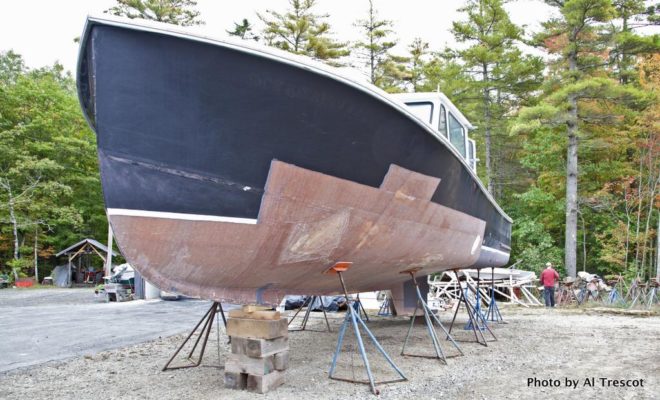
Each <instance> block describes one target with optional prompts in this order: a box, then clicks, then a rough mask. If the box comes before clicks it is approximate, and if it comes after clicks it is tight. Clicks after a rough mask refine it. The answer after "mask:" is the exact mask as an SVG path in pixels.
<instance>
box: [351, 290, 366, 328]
mask: <svg viewBox="0 0 660 400" xmlns="http://www.w3.org/2000/svg"><path fill="white" fill-rule="evenodd" d="M355 297H356V299H355V300H354V301H353V308H354V309H355V311H356V312H357V313H358V316H359V317H361V316H362V314H364V319H366V320H367V322H369V316H368V315H367V310H365V309H364V306H363V305H362V302H361V301H360V293H358V294H357V295H356V296H355ZM346 301H348V298H346Z"/></svg>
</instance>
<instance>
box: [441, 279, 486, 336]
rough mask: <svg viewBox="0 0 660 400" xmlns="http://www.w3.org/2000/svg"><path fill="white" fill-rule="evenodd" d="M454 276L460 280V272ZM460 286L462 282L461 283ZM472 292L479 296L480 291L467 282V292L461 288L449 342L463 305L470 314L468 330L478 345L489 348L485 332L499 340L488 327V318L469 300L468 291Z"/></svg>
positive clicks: (450, 328) (450, 327)
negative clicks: (472, 333) (471, 332)
mask: <svg viewBox="0 0 660 400" xmlns="http://www.w3.org/2000/svg"><path fill="white" fill-rule="evenodd" d="M454 274H456V278H457V279H458V270H454ZM459 285H460V281H459ZM468 290H471V291H473V292H474V293H475V295H476V296H479V290H478V289H474V288H473V287H472V286H471V285H470V283H469V282H468V281H467V280H466V281H465V290H463V289H462V288H461V290H459V293H460V297H459V298H458V305H457V306H456V311H455V312H454V317H453V318H452V320H451V325H449V333H448V334H447V340H448V339H449V334H451V330H452V329H453V327H454V322H455V321H456V316H457V315H458V310H460V308H461V304H463V305H464V306H465V309H466V310H467V313H468V324H467V325H466V326H465V327H466V329H468V330H470V329H471V330H472V331H473V332H474V338H475V340H476V341H477V343H479V344H481V345H482V346H486V347H487V346H488V342H487V341H486V337H485V336H484V333H483V331H484V330H487V331H488V332H489V333H490V334H491V335H492V336H493V339H494V340H497V337H496V336H495V334H494V333H493V331H492V330H491V329H490V327H489V326H488V323H487V322H486V318H485V317H484V315H483V313H482V312H481V311H480V310H477V309H476V308H475V306H474V305H472V303H470V301H469V300H468V298H467V291H468ZM477 301H481V298H480V297H478V298H477Z"/></svg>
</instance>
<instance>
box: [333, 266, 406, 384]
mask: <svg viewBox="0 0 660 400" xmlns="http://www.w3.org/2000/svg"><path fill="white" fill-rule="evenodd" d="M352 264H353V263H351V262H338V263H336V264H335V265H334V266H332V267H330V269H328V270H327V271H326V272H325V273H336V274H337V275H338V276H339V282H340V283H341V288H342V290H343V292H344V296H346V301H349V300H348V299H349V297H348V290H347V289H346V283H345V282H344V277H343V276H342V272H345V271H347V270H348V268H349V267H350V266H351V265H352ZM349 325H350V326H351V327H352V328H353V331H354V332H355V338H356V340H357V344H358V348H359V350H360V356H361V357H362V361H363V362H364V366H365V368H366V370H367V376H368V378H369V381H358V380H355V379H348V378H339V377H336V376H334V375H333V374H334V372H335V368H336V367H337V359H338V358H339V354H340V353H341V346H342V343H343V341H344V335H345V334H346V329H347V328H348V326H349ZM360 325H361V326H362V328H363V329H364V331H365V332H366V333H367V335H368V336H369V339H371V341H372V342H373V344H374V345H375V346H376V348H377V349H378V351H379V352H380V353H381V354H382V355H383V357H384V358H385V360H387V362H388V363H389V364H390V366H391V367H392V368H393V369H394V370H395V371H396V372H397V374H399V376H400V377H401V379H396V380H391V381H387V382H375V381H374V377H373V374H372V373H371V367H370V366H369V359H368V358H367V352H366V351H365V349H364V342H363V341H362V335H361V333H360ZM328 376H329V378H330V379H334V380H339V381H346V382H353V383H365V384H368V385H369V386H370V388H371V392H372V393H373V394H375V395H378V394H380V390H378V389H377V388H376V384H377V383H378V384H383V383H394V382H403V381H406V380H408V378H406V376H405V375H404V374H403V372H401V370H400V369H399V368H398V367H397V366H396V364H394V361H392V359H391V358H390V356H389V355H388V354H387V352H385V349H383V347H382V346H381V345H380V343H378V340H376V338H375V337H374V335H373V333H371V331H370V330H369V328H368V327H367V324H365V323H364V321H363V320H362V318H360V314H359V313H358V312H356V310H355V308H354V307H353V304H348V310H346V317H345V318H344V322H343V323H342V325H341V328H340V329H339V338H338V340H337V349H336V350H335V354H334V356H333V357H332V365H331V366H330V372H329V374H328Z"/></svg>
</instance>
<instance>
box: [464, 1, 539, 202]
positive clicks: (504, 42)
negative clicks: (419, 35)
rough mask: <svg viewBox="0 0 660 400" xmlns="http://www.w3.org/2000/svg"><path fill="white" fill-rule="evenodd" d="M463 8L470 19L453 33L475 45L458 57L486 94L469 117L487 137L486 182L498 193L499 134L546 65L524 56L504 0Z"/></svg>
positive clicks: (476, 87) (473, 87)
mask: <svg viewBox="0 0 660 400" xmlns="http://www.w3.org/2000/svg"><path fill="white" fill-rule="evenodd" d="M459 11H461V12H464V13H466V14H467V21H465V22H454V23H453V29H452V32H453V34H454V37H455V38H456V40H457V41H458V42H459V43H466V44H468V45H469V47H467V48H464V49H460V50H457V51H456V52H455V56H456V57H458V58H459V59H460V61H461V63H462V64H463V65H464V67H465V69H466V70H467V71H468V73H469V74H470V75H472V76H473V78H474V79H471V80H469V81H467V82H466V83H467V84H468V85H470V86H471V88H470V89H469V90H470V91H473V92H475V94H477V93H478V95H479V98H480V101H479V102H480V104H476V103H475V102H474V100H471V102H472V103H475V104H474V106H475V107H474V108H475V109H474V113H471V115H469V116H470V120H471V121H472V122H473V123H474V124H475V125H476V126H477V127H478V130H477V133H478V135H479V136H480V137H481V138H483V150H484V153H485V181H486V182H487V187H488V191H489V192H491V193H494V188H495V187H497V186H498V182H497V174H496V173H495V172H494V168H493V167H494V164H495V163H496V162H495V161H494V157H493V147H494V145H493V135H494V132H495V131H499V133H500V134H501V133H503V132H504V131H506V125H505V123H504V121H505V115H507V114H510V112H511V110H515V109H516V108H517V107H518V106H519V104H520V100H521V98H524V97H525V96H526V94H528V93H530V92H532V91H533V90H535V89H536V87H537V86H538V85H539V83H540V82H541V72H542V68H543V65H542V63H541V61H540V59H539V58H537V57H530V56H523V55H522V53H521V51H520V50H519V49H517V48H516V47H515V44H516V42H520V41H521V40H522V30H521V29H520V28H519V27H517V26H516V25H515V24H513V23H512V22H511V20H510V19H509V16H508V14H507V12H506V10H505V9H504V7H503V0H469V1H468V2H467V4H466V5H465V7H463V8H461V9H460V10H459ZM479 147H480V148H481V147H482V146H479ZM498 161H500V160H498ZM498 189H499V187H498Z"/></svg>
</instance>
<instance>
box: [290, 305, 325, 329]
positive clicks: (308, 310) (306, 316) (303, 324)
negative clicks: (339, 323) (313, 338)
mask: <svg viewBox="0 0 660 400" xmlns="http://www.w3.org/2000/svg"><path fill="white" fill-rule="evenodd" d="M316 299H319V301H320V302H321V310H322V311H323V317H324V318H325V325H326V326H327V327H328V332H332V329H330V322H328V314H326V312H325V304H323V296H309V297H307V299H306V300H305V301H304V302H303V304H302V306H300V308H299V309H298V311H296V313H295V314H293V318H291V319H290V320H289V322H288V323H287V325H291V323H292V322H293V320H294V319H296V317H297V316H298V313H300V310H302V309H303V308H305V305H307V310H306V311H305V316H304V317H303V322H302V325H301V327H300V328H298V329H289V332H298V331H304V330H305V329H307V321H309V314H310V312H311V311H312V305H314V303H315V302H316ZM309 331H311V332H325V331H319V330H314V329H309Z"/></svg>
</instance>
